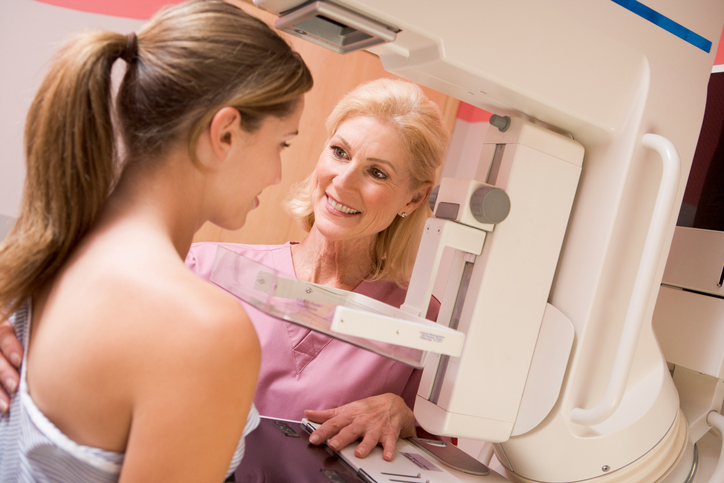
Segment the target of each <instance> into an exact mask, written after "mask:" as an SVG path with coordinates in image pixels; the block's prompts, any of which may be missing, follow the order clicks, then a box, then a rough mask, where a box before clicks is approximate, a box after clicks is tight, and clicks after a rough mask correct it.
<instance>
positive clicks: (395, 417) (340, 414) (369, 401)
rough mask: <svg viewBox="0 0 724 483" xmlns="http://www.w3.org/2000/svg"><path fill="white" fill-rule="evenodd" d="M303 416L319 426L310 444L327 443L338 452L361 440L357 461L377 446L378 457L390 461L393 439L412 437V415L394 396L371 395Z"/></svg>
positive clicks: (405, 405) (357, 451) (403, 402)
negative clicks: (380, 447) (380, 451)
mask: <svg viewBox="0 0 724 483" xmlns="http://www.w3.org/2000/svg"><path fill="white" fill-rule="evenodd" d="M304 416H305V417H306V418H307V419H309V420H310V421H313V422H315V423H322V425H321V426H320V427H319V428H318V429H317V430H316V431H314V432H313V433H312V434H311V435H310V437H309V441H310V442H311V443H312V444H316V445H318V444H321V443H323V442H324V441H327V445H328V446H329V447H330V448H332V449H333V450H335V451H339V450H341V449H342V448H344V447H345V446H347V445H348V444H350V443H353V442H355V441H357V440H359V439H362V441H361V442H360V443H359V445H357V448H356V449H355V451H354V454H355V456H357V457H358V458H364V457H365V456H367V455H368V454H369V453H370V451H372V449H373V448H374V447H375V446H377V445H378V444H379V445H381V446H382V457H383V458H384V459H385V460H386V461H392V458H394V456H395V445H396V444H397V439H398V438H410V437H412V436H414V435H415V416H414V414H413V413H412V410H410V408H409V407H407V404H405V401H404V400H403V399H402V398H401V397H400V396H398V395H396V394H389V393H388V394H381V395H379V396H372V397H368V398H366V399H361V400H359V401H355V402H351V403H349V404H345V405H344V406H340V407H338V408H334V409H326V410H323V411H311V410H307V411H304Z"/></svg>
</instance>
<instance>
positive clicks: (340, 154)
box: [330, 146, 347, 159]
mask: <svg viewBox="0 0 724 483" xmlns="http://www.w3.org/2000/svg"><path fill="white" fill-rule="evenodd" d="M330 149H331V150H332V154H333V155H334V157H335V158H339V159H346V158H347V153H346V152H345V150H344V149H342V148H340V147H339V146H330Z"/></svg>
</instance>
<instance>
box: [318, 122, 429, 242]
mask: <svg viewBox="0 0 724 483" xmlns="http://www.w3.org/2000/svg"><path fill="white" fill-rule="evenodd" d="M315 174H316V179H317V185H316V187H315V188H314V190H313V193H312V203H313V207H314V226H315V229H317V230H319V231H320V233H322V234H323V235H324V236H325V237H326V238H328V239H330V241H340V240H352V239H360V238H369V237H374V236H376V235H377V234H378V233H379V232H381V231H382V230H384V229H385V228H387V227H388V226H389V225H390V223H392V221H393V220H394V219H395V217H396V216H398V214H400V213H402V212H406V213H408V214H410V213H411V212H412V211H413V210H414V208H415V207H416V206H417V205H418V204H419V202H414V199H415V198H416V193H413V192H411V191H410V189H409V188H410V169H409V161H408V154H407V152H406V150H405V149H404V147H403V144H402V139H401V137H400V135H399V133H398V132H397V130H396V129H395V128H394V127H393V126H391V125H390V124H388V123H386V122H384V121H380V120H378V119H376V118H373V117H366V116H365V117H355V118H352V119H348V120H347V121H345V122H343V123H342V124H341V125H340V126H339V128H338V129H337V132H336V133H335V134H334V135H333V136H332V137H331V138H330V139H329V140H328V141H327V145H326V147H325V149H324V151H323V152H322V154H321V156H320V157H319V161H318V162H317V167H316V168H315Z"/></svg>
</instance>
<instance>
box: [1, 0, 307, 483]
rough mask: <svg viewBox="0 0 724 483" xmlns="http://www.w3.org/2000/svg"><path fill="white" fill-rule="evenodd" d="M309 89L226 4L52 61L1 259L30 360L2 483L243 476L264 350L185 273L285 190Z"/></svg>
mask: <svg viewBox="0 0 724 483" xmlns="http://www.w3.org/2000/svg"><path fill="white" fill-rule="evenodd" d="M119 58H121V59H123V60H124V61H125V62H126V63H127V66H126V73H125V76H124V78H123V81H122V83H121V85H120V87H119V89H118V94H117V95H116V97H115V99H112V86H111V68H112V66H113V65H114V63H115V62H116V61H117V60H118V59H119ZM311 85H312V80H311V75H310V73H309V71H308V69H307V68H306V66H305V65H304V62H303V61H302V60H301V58H300V57H299V55H298V54H296V53H295V52H293V51H292V50H291V49H290V47H289V46H288V45H287V44H286V43H285V42H284V41H283V40H282V39H281V38H280V37H279V36H278V35H277V34H275V33H274V32H273V31H272V30H271V29H270V28H268V27H267V26H266V25H265V24H264V23H262V22H261V21H259V20H257V19H254V18H253V17H250V16H249V15H247V14H245V13H244V12H243V11H241V10H240V9H238V8H237V7H234V6H232V5H230V4H227V3H225V2H222V1H218V0H193V1H190V2H187V3H184V4H180V5H177V6H174V7H171V8H169V9H166V10H163V11H162V12H160V13H159V14H158V15H157V16H156V17H154V18H153V19H152V20H151V21H150V22H149V23H148V24H147V25H146V26H145V27H144V28H143V29H142V30H141V31H139V32H138V34H130V35H128V36H126V35H121V34H116V33H108V32H102V33H89V34H84V35H82V36H80V37H77V38H75V39H73V40H72V41H71V42H69V43H68V44H67V45H66V46H65V47H64V48H63V49H62V50H61V51H60V52H59V53H58V54H57V56H56V58H55V61H54V63H53V65H52V66H51V69H50V72H49V73H48V75H47V77H46V79H45V81H44V83H43V85H42V87H41V89H40V90H39V92H38V94H37V96H36V98H35V100H34V102H33V104H32V106H31V109H30V111H29V114H28V119H27V125H26V126H27V127H26V132H25V152H26V163H27V175H26V186H25V191H24V196H23V202H22V208H21V213H20V216H19V218H18V221H17V223H16V225H15V227H14V228H13V230H12V232H11V233H10V235H9V236H8V237H7V238H6V240H5V241H4V243H3V244H2V246H0V317H2V318H3V319H5V318H7V317H8V316H9V317H10V320H11V322H12V323H13V326H14V329H15V331H16V332H17V334H18V336H19V338H20V340H21V342H22V343H23V344H24V347H25V352H24V354H25V355H24V361H23V364H22V374H21V379H20V387H19V389H18V391H17V393H16V394H15V395H14V396H13V398H12V399H11V406H10V408H9V409H10V411H9V412H7V413H6V414H5V415H3V416H2V418H0V481H23V482H25V481H73V482H85V481H93V482H95V481H118V480H120V481H132V482H143V481H154V482H157V481H194V482H197V481H198V482H201V481H211V482H221V481H223V480H224V477H225V475H227V476H228V475H229V474H231V472H233V470H234V468H235V466H236V465H237V464H238V462H239V461H240V459H241V455H242V453H243V435H244V434H246V433H247V432H248V431H250V430H251V429H253V428H254V426H255V425H256V422H257V421H258V414H257V413H256V410H255V409H254V408H253V405H252V400H253V396H254V388H255V385H256V381H257V374H258V370H259V358H260V354H259V352H260V351H259V344H258V340H257V338H256V334H255V332H254V329H253V327H252V325H251V323H250V322H249V319H248V317H247V315H246V313H245V312H244V310H243V308H242V306H241V305H240V304H239V303H238V302H237V301H235V300H234V299H232V298H231V297H230V296H228V295H227V294H225V293H223V292H222V291H221V290H219V289H218V288H215V287H213V286H212V285H210V284H208V283H206V282H205V281H203V280H201V279H199V278H198V277H196V276H195V275H194V274H193V273H191V272H190V271H189V270H188V269H186V268H185V267H184V263H183V260H184V257H185V256H186V253H187V251H188V249H189V246H190V244H191V240H192V236H193V234H194V232H195V231H196V230H197V229H198V228H199V227H200V226H201V225H202V224H203V223H204V222H206V221H211V222H213V223H216V224H218V225H219V226H221V227H223V228H226V229H237V228H239V227H240V226H241V225H242V224H243V223H244V220H245V217H246V214H247V213H248V212H249V211H250V210H251V209H253V208H254V207H255V206H256V204H257V203H258V200H257V198H256V196H257V195H258V194H259V193H260V192H261V190H262V189H263V188H265V187H266V186H268V185H270V184H273V183H275V182H278V181H279V177H280V169H281V168H280V166H281V165H280V159H279V153H280V151H281V150H282V149H283V148H284V146H286V143H287V142H288V141H289V140H290V139H291V138H293V137H294V136H295V135H296V134H297V131H298V125H299V119H300V116H301V111H302V108H303V94H304V93H305V92H306V91H308V90H309V89H310V88H311ZM117 140H119V143H118V144H120V145H117ZM4 409H7V408H4Z"/></svg>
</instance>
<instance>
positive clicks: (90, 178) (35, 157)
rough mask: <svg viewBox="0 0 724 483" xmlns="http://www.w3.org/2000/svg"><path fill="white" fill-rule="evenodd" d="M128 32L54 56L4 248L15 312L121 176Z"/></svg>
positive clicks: (1, 274)
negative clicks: (121, 85) (120, 85)
mask: <svg viewBox="0 0 724 483" xmlns="http://www.w3.org/2000/svg"><path fill="white" fill-rule="evenodd" d="M125 42H126V38H125V37H124V36H123V35H119V34H112V33H92V34H85V35H82V36H79V37H77V38H75V39H73V40H72V41H71V42H69V43H68V44H67V45H66V46H65V47H64V48H63V49H62V50H61V51H60V52H59V53H58V54H57V57H56V58H55V60H54V62H53V64H52V65H51V67H50V71H49V72H48V74H47V76H46V77H45V80H44V81H43V83H42V85H41V87H40V89H39V91H38V93H37V95H36V96H35V99H34V100H33V103H32V104H31V107H30V111H29V112H28V117H27V120H26V126H25V157H26V175H25V186H24V191H23V199H22V203H21V208H20V216H19V218H18V221H17V222H16V224H15V226H14V227H13V229H12V230H11V232H10V233H9V235H8V236H7V238H6V239H5V241H4V243H3V244H2V245H1V246H0V297H1V298H0V301H1V302H2V303H1V306H2V308H3V312H6V313H10V312H13V311H14V310H16V309H17V308H18V306H19V305H20V304H21V303H22V302H23V301H24V299H25V298H27V297H28V296H29V295H30V294H33V293H36V292H37V291H38V290H40V289H41V288H42V287H43V286H44V285H45V284H46V283H47V282H48V281H49V280H50V279H52V278H53V276H54V275H55V274H56V273H57V272H58V270H59V268H60V267H61V266H62V264H63V262H64V261H65V260H66V259H67V257H68V254H69V253H70V252H71V250H72V249H73V247H75V246H76V244H77V243H78V241H79V240H80V238H81V237H83V235H84V234H85V233H86V232H87V231H88V228H89V227H90V226H91V224H92V223H93V221H94V220H95V219H96V217H97V215H98V212H99V211H100V209H101V207H102V206H103V203H104V200H105V199H106V197H107V196H108V193H109V191H110V188H111V185H112V183H113V180H114V166H113V161H114V155H115V143H114V134H113V127H112V123H111V76H110V70H111V66H112V65H113V62H114V61H115V60H116V59H117V58H118V56H119V55H120V53H121V52H122V51H123V48H124V46H125Z"/></svg>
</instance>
